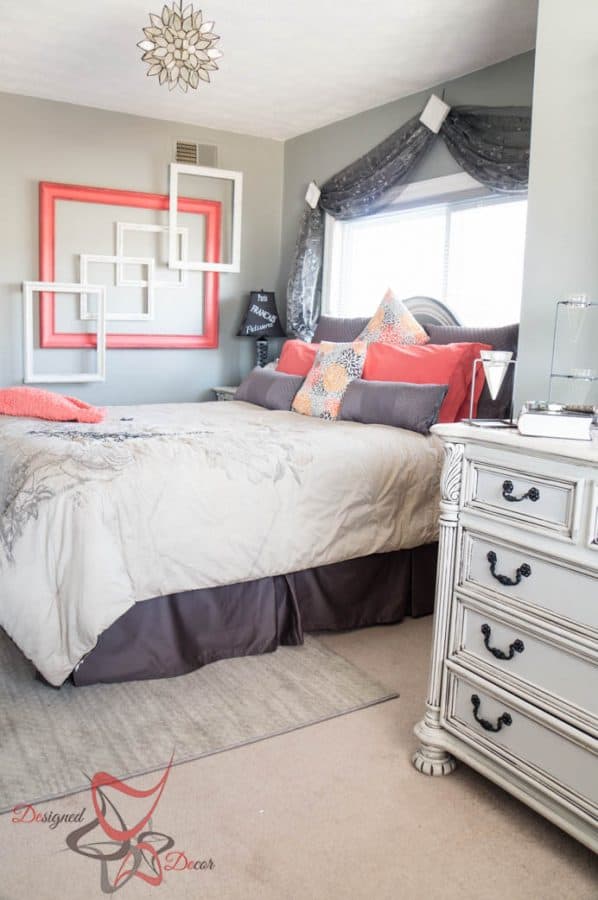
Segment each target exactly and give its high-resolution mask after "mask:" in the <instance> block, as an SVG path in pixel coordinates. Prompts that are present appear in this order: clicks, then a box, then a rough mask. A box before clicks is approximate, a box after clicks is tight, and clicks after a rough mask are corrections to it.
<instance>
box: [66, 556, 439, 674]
mask: <svg viewBox="0 0 598 900" xmlns="http://www.w3.org/2000/svg"><path fill="white" fill-rule="evenodd" d="M437 549H438V545H437V544H428V545H426V546H423V547H416V548H415V549H414V550H398V551H396V552H394V553H379V554H373V555H371V556H364V557H361V558H359V559H352V560H348V561H346V562H340V563H334V564H332V565H328V566H318V567H317V568H313V569H307V570H305V571H302V572H293V573H291V574H289V575H277V576H274V577H271V578H260V579H258V580H257V581H249V582H244V583H242V584H232V585H226V586H224V587H215V588H203V589H201V590H197V591H185V592H183V593H179V594H170V595H168V596H166V597H154V598H152V599H151V600H144V601H143V602H142V603H136V604H135V606H132V607H131V609H129V610H128V611H127V612H126V613H125V614H124V615H122V616H121V617H120V618H119V619H117V621H116V622H114V624H113V625H111V626H110V628H108V629H107V630H106V631H105V632H104V633H103V634H102V635H101V636H100V638H99V640H98V643H97V644H96V646H95V648H94V649H93V650H92V651H91V653H89V654H88V655H87V656H86V657H85V658H84V659H83V660H82V662H81V663H80V664H79V665H78V666H77V668H76V669H75V671H74V672H73V674H72V680H73V682H74V684H76V685H87V684H95V683H98V682H120V681H136V680H140V679H148V678H166V677H171V676H175V675H183V674H186V673H187V672H192V671H193V670H194V669H197V668H199V667H200V666H204V665H206V664H207V663H210V662H214V661H215V660H218V659H227V658H230V657H233V656H248V655H252V654H259V653H268V652H271V651H273V650H276V648H277V647H278V646H280V645H293V646H294V645H298V644H301V643H303V634H304V632H308V631H331V630H334V631H340V630H345V629H350V628H361V627H364V626H367V625H384V624H390V623H392V622H400V621H401V620H402V619H403V618H404V617H405V616H407V615H410V616H423V615H427V614H429V613H431V612H432V610H433V606H434V585H435V580H436V557H437Z"/></svg>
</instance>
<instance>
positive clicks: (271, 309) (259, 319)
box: [237, 290, 285, 368]
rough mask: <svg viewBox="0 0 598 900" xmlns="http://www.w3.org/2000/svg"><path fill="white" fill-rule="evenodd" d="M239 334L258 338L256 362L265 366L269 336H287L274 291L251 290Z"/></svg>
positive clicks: (239, 335)
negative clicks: (281, 322)
mask: <svg viewBox="0 0 598 900" xmlns="http://www.w3.org/2000/svg"><path fill="white" fill-rule="evenodd" d="M237 335H238V337H254V338H255V339H256V345H255V346H256V360H255V364H256V366H260V367H262V368H263V367H264V366H265V365H266V363H267V362H268V338H271V337H284V336H285V334H284V331H283V330H282V326H281V324H280V318H279V316H278V310H277V308H276V297H275V295H274V291H264V290H261V291H251V293H250V294H249V303H248V304H247V311H246V313H245V318H244V319H243V323H242V325H241V327H240V328H239V331H238V332H237Z"/></svg>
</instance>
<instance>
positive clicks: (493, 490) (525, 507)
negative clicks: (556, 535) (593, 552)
mask: <svg viewBox="0 0 598 900" xmlns="http://www.w3.org/2000/svg"><path fill="white" fill-rule="evenodd" d="M470 466H471V469H470V478H469V490H468V492H467V496H466V499H465V504H464V506H465V508H466V509H467V508H470V509H474V510H481V511H482V512H486V513H488V514H491V515H493V516H496V517H497V518H506V519H509V520H510V521H513V522H517V523H524V524H529V525H532V526H535V527H539V528H545V529H547V530H549V531H551V532H555V531H556V532H560V533H561V534H563V535H565V536H567V537H572V536H573V530H574V518H575V510H576V507H577V505H578V502H579V498H580V494H581V487H580V484H579V482H577V481H575V480H573V479H572V480H571V481H567V480H561V479H558V478H553V477H549V476H543V475H539V474H538V473H534V474H532V473H524V472H521V470H520V469H519V470H516V471H515V470H511V469H509V468H508V467H506V466H505V467H503V466H494V465H492V464H489V463H483V462H478V461H477V460H473V461H472V462H471V463H470Z"/></svg>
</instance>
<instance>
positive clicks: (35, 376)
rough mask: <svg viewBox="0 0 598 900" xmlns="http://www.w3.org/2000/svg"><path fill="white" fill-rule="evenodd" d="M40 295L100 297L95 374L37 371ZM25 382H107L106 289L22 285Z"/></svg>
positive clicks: (44, 283)
mask: <svg viewBox="0 0 598 900" xmlns="http://www.w3.org/2000/svg"><path fill="white" fill-rule="evenodd" d="M41 291H51V292H52V293H53V294H79V296H81V295H83V294H84V293H85V294H97V298H98V315H97V329H96V335H97V339H96V371H95V372H82V373H65V374H60V373H58V374H55V373H53V374H43V373H41V372H36V371H35V366H34V358H33V357H34V350H35V347H34V337H35V328H34V321H33V296H34V294H38V293H40V292H41ZM23 370H24V377H23V381H24V383H25V384H84V383H88V382H97V381H106V288H105V287H104V285H101V284H73V283H71V282H60V281H25V282H23Z"/></svg>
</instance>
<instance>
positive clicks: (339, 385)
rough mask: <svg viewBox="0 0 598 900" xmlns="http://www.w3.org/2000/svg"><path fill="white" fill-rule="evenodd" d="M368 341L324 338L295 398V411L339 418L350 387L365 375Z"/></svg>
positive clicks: (320, 416) (322, 417)
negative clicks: (344, 398)
mask: <svg viewBox="0 0 598 900" xmlns="http://www.w3.org/2000/svg"><path fill="white" fill-rule="evenodd" d="M366 350H367V344H366V343H365V342H364V341H353V343H351V344H336V343H334V344H333V343H332V342H329V341H322V343H321V344H320V347H319V350H318V352H317V354H316V358H315V360H314V364H313V366H312V367H311V369H310V370H309V372H308V373H307V377H306V379H305V381H304V382H303V386H302V387H301V388H300V390H299V391H297V393H296V395H295V399H294V400H293V409H294V411H295V412H298V413H301V414H302V415H304V416H315V417H316V418H319V419H338V417H339V414H340V409H341V403H342V402H343V397H344V396H345V391H346V390H347V387H348V386H349V385H350V384H351V382H352V381H354V380H355V379H356V378H361V373H362V372H363V366H364V363H365V354H366Z"/></svg>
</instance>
